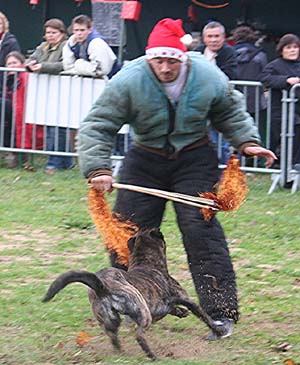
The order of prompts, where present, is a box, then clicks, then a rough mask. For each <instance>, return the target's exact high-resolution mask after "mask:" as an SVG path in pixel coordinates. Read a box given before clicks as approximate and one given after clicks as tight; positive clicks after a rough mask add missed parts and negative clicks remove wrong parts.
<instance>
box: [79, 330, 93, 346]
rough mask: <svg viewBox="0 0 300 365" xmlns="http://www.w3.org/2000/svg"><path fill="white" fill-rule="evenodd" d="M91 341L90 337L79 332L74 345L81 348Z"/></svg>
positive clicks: (83, 332)
mask: <svg viewBox="0 0 300 365" xmlns="http://www.w3.org/2000/svg"><path fill="white" fill-rule="evenodd" d="M91 339H92V336H91V335H89V334H88V333H87V332H85V331H79V332H78V334H77V337H76V343H77V345H79V346H81V347H83V346H84V345H86V344H87V343H88V342H89V341H90V340H91Z"/></svg>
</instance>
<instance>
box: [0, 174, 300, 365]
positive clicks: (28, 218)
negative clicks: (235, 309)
mask: <svg viewBox="0 0 300 365" xmlns="http://www.w3.org/2000/svg"><path fill="white" fill-rule="evenodd" d="M270 183H271V182H270V177H266V176H255V175H249V176H248V185H249V188H250V192H249V194H248V198H247V201H246V203H245V204H244V205H243V206H242V207H241V208H240V209H239V211H237V212H234V213H229V214H224V213H218V217H219V219H220V221H221V222H222V224H223V227H224V229H225V233H226V236H227V239H228V242H229V247H230V252H231V255H232V259H233V262H234V266H235V269H236V273H237V282H238V287H239V299H240V311H241V319H240V321H239V323H238V325H237V326H236V329H235V332H234V335H233V336H232V337H231V338H229V339H225V340H222V341H218V342H213V343H207V342H205V341H203V339H202V337H203V336H204V335H205V334H206V332H207V329H206V327H205V326H204V325H203V324H202V323H199V321H198V320H197V319H195V318H194V317H193V316H192V315H190V316H189V317H187V318H184V319H176V318H174V317H171V316H169V317H166V318H165V319H163V320H161V321H160V322H158V323H157V324H155V325H153V326H152V328H151V329H150V330H149V332H148V333H147V338H148V340H149V343H150V344H151V346H152V348H153V349H154V350H155V351H156V353H157V354H158V356H159V358H160V360H159V361H158V362H157V363H159V364H166V365H167V364H174V365H175V364H176V365H178V364H184V365H185V364H187V365H192V364H205V365H218V364H228V365H231V364H243V365H244V364H251V365H252V364H255V365H263V364H264V365H267V364H268V365H269V364H284V363H287V360H288V359H290V361H291V362H290V364H293V362H294V363H296V364H297V365H298V363H300V331H299V329H300V266H299V262H300V214H299V206H300V194H299V193H296V194H294V195H291V194H290V192H289V191H288V190H279V189H278V190H276V191H275V192H274V193H273V194H272V195H267V191H268V188H269V186H270ZM0 184H1V185H0V186H1V195H0V211H1V214H0V229H1V235H0V313H1V314H0V364H5V365H21V364H26V365H31V364H39V365H42V364H46V365H50V364H56V365H66V364H84V365H88V364H99V365H100V364H101V365H102V364H103V365H104V364H105V365H107V364H147V363H150V361H148V360H147V359H146V358H145V356H144V354H143V353H142V351H141V350H140V348H139V346H138V345H137V344H136V343H135V341H134V335H133V331H132V329H130V328H128V327H126V326H123V327H122V329H121V334H120V337H121V342H122V345H123V352H122V353H121V354H118V353H115V352H113V351H112V347H111V345H110V343H109V340H108V338H107V337H106V336H105V335H104V334H103V332H102V330H101V329H100V328H98V326H97V325H96V322H95V320H94V319H93V316H92V314H91V311H90V307H89V303H88V299H87V295H86V289H85V288H84V287H83V286H82V285H80V284H74V285H73V286H72V285H71V286H69V287H67V288H66V289H65V290H64V291H63V292H62V293H60V294H59V295H58V296H57V297H56V298H55V299H54V300H53V301H51V302H49V303H46V304H43V303H41V298H42V297H43V295H44V294H45V291H46V290H47V288H48V286H49V284H50V283H51V281H52V280H53V279H54V278H55V277H56V276H57V275H59V274H61V273H62V272H64V271H66V270H69V269H86V270H89V271H96V270H98V269H99V268H103V267H106V266H107V265H108V260H107V255H106V252H105V250H104V249H103V245H102V243H101V237H99V235H98V234H97V232H96V231H95V228H94V226H93V224H92V221H91V218H90V216H89V212H88V207H87V198H86V196H87V192H88V187H87V186H86V183H85V181H84V180H83V179H82V177H81V176H80V174H79V172H78V171H77V170H76V169H75V170H74V171H68V172H64V173H57V174H55V175H53V176H47V175H45V174H44V173H43V171H42V168H38V170H37V172H31V171H23V170H21V169H17V170H7V169H4V168H1V177H0ZM113 199H114V194H112V195H111V196H109V200H110V201H111V202H112V201H113ZM162 231H163V233H164V235H165V239H166V241H167V245H168V250H167V255H168V263H169V270H170V273H171V274H172V275H173V276H174V277H175V278H176V279H177V280H178V281H180V283H181V284H182V285H183V286H184V287H185V288H186V290H187V291H188V292H189V293H190V294H191V296H192V297H194V298H195V299H196V296H195V292H194V288H193V284H192V280H191V278H190V275H189V271H188V268H187V263H186V257H185V253H184V251H183V248H182V244H181V239H180V234H179V232H178V229H177V227H176V224H175V217H174V212H173V209H172V205H171V204H170V205H169V206H168V209H167V212H166V215H165V217H164V222H163V226H162ZM80 331H85V332H87V333H88V334H89V335H90V336H91V337H92V339H91V340H90V341H89V342H88V343H87V344H86V345H85V346H79V345H78V344H77V343H76V338H77V336H78V333H79V332H80Z"/></svg>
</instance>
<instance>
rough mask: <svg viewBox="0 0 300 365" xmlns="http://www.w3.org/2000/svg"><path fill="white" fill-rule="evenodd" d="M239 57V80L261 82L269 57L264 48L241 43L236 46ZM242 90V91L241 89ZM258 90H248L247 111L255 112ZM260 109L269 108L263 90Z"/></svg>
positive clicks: (260, 92) (250, 88) (261, 90)
mask: <svg viewBox="0 0 300 365" xmlns="http://www.w3.org/2000/svg"><path fill="white" fill-rule="evenodd" d="M234 48H235V50H236V55H237V78H238V80H246V81H260V76H261V72H262V70H263V69H264V67H265V66H266V64H267V63H268V61H267V56H266V54H265V52H264V51H263V49H262V48H259V47H256V46H255V45H254V44H252V43H249V42H239V43H237V44H236V45H235V46H234ZM240 90H242V89H240ZM255 93H256V90H255V88H254V87H249V88H247V110H248V111H249V112H250V113H254V112H255V98H256V95H255ZM259 95H260V100H259V109H260V110H263V109H266V108H267V101H266V99H265V97H264V95H263V88H262V87H261V88H260V90H259Z"/></svg>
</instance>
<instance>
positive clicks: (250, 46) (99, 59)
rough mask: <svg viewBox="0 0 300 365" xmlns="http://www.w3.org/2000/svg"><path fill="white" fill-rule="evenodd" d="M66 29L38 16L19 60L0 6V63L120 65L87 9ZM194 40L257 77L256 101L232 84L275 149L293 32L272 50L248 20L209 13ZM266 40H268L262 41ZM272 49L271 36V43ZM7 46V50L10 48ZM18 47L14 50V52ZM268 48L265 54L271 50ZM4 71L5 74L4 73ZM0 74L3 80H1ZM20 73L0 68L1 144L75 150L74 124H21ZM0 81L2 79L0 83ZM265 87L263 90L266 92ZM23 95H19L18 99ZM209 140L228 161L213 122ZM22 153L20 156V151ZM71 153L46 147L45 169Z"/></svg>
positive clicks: (224, 63)
mask: <svg viewBox="0 0 300 365" xmlns="http://www.w3.org/2000/svg"><path fill="white" fill-rule="evenodd" d="M69 29H70V32H71V34H70V35H68V33H67V30H66V26H65V24H64V23H63V21H62V20H60V19H49V20H47V21H46V22H45V24H44V41H43V42H42V43H41V44H40V45H38V46H37V47H36V49H35V50H34V52H33V53H32V54H31V55H30V56H29V57H28V58H27V59H26V60H25V58H24V59H23V57H24V56H23V55H22V54H21V53H20V52H21V47H20V45H19V43H18V40H17V38H16V36H15V35H13V34H11V33H10V32H9V22H8V19H7V17H6V16H5V15H4V14H3V13H1V12H0V67H4V66H6V67H10V68H15V67H18V68H20V67H21V68H22V67H26V70H27V71H28V72H33V73H47V74H53V75H58V74H67V75H81V76H89V77H100V78H105V79H109V78H111V77H112V76H113V75H114V74H115V73H116V72H117V71H118V70H119V69H120V65H119V63H118V60H117V57H116V55H115V53H114V52H113V50H112V49H111V47H110V46H109V45H108V44H107V43H106V41H105V40H104V38H103V37H102V36H101V35H100V34H99V33H97V32H96V30H95V29H94V28H93V23H92V20H91V19H90V18H89V17H88V16H86V15H78V16H76V17H75V18H73V20H72V23H71V26H70V28H69ZM200 34H201V36H200V38H199V39H197V42H196V43H198V44H196V46H195V43H194V44H193V47H192V48H190V50H193V51H197V52H201V53H203V55H204V57H205V58H207V59H208V61H209V62H211V63H213V64H215V65H216V66H217V67H219V68H220V69H221V70H222V71H223V72H224V73H225V74H226V75H227V77H228V78H229V79H230V80H244V81H261V82H262V86H261V87H260V88H259V97H258V99H259V102H258V103H257V88H254V87H245V86H236V87H237V88H238V89H240V91H241V92H244V93H245V96H246V105H247V111H248V112H249V113H250V114H251V115H252V116H253V118H254V119H255V121H256V123H257V125H258V127H259V131H260V134H261V136H262V140H263V141H264V143H265V145H270V148H271V150H272V151H273V152H275V153H276V154H277V155H278V156H280V132H281V102H280V100H281V93H282V90H289V89H290V88H291V87H292V86H293V85H294V84H295V83H299V76H300V61H299V45H300V42H299V38H298V37H297V36H296V35H294V34H288V35H284V36H283V37H282V38H280V39H279V41H278V46H277V49H276V51H277V57H275V56H272V55H273V54H275V53H274V52H273V50H270V47H268V48H266V49H265V47H264V43H265V36H264V35H262V34H259V32H257V31H256V30H255V29H253V28H252V27H251V26H250V25H245V24H243V25H239V26H237V27H236V28H235V29H233V30H232V31H231V35H230V37H226V30H225V27H224V25H223V24H221V23H220V22H217V21H211V22H209V23H208V24H206V25H205V26H204V27H203V29H202V31H201V33H200ZM268 45H270V43H268ZM273 48H274V50H275V48H276V44H275V43H273ZM12 52H13V53H12ZM16 52H17V53H16ZM270 55H271V56H270ZM4 78H5V80H4ZM4 81H5V82H4ZM26 82H27V75H26V73H23V74H22V73H14V72H9V73H7V74H5V73H4V72H0V85H1V87H0V121H1V124H2V125H3V126H2V128H1V133H2V134H1V135H0V145H2V146H4V147H17V148H25V149H30V148H33V149H39V148H45V147H46V149H47V151H58V152H59V151H64V152H73V151H74V138H75V134H76V131H75V130H72V129H71V128H63V127H59V126H57V127H46V128H44V129H43V130H42V127H41V126H39V125H38V121H35V122H36V124H35V125H33V126H31V127H29V126H24V120H23V115H24V99H22V98H23V97H24V96H22V95H23V94H24V87H25V85H26ZM4 84H5V87H3V85H4ZM268 92H269V94H268ZM268 95H269V96H270V95H271V96H272V97H271V107H272V109H271V110H272V112H271V127H270V141H267V137H266V136H267V133H266V129H267V126H266V120H267V117H266V109H267V96H268ZM21 99H22V100H21ZM298 109H300V107H299V105H298V102H297V103H296V113H295V138H294V155H293V164H294V167H295V168H296V169H299V167H300V151H298V150H299V148H298V147H297V146H298V145H299V142H300V111H298ZM211 140H212V141H213V142H214V143H215V145H216V148H217V147H218V144H219V143H220V142H221V143H222V145H221V147H219V148H221V156H220V162H221V163H223V164H224V163H226V161H227V159H228V157H229V146H228V143H227V142H226V140H224V139H220V135H219V134H218V133H216V132H215V131H214V130H211ZM25 159H26V158H25ZM7 160H8V164H7V166H8V167H15V166H16V165H17V159H16V154H12V153H10V154H8V155H7ZM276 163H277V164H278V162H276ZM73 166H74V159H73V157H70V156H63V155H61V156H60V155H57V154H56V155H50V156H49V158H48V161H47V163H46V166H45V171H46V172H47V173H49V174H52V173H54V172H55V171H57V170H62V169H70V168H72V167H73Z"/></svg>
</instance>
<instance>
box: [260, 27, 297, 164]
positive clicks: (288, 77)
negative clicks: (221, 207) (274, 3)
mask: <svg viewBox="0 0 300 365" xmlns="http://www.w3.org/2000/svg"><path fill="white" fill-rule="evenodd" d="M276 50H277V53H278V55H279V57H278V58H276V59H275V60H273V61H271V62H270V63H268V64H267V65H266V67H265V68H264V70H263V72H262V76H261V81H262V82H263V83H264V85H265V86H266V87H267V88H269V89H271V108H272V109H271V110H272V111H271V118H272V122H271V144H270V149H271V150H272V151H273V152H276V153H278V150H279V148H280V134H281V99H282V90H289V89H290V88H291V87H292V86H293V85H295V84H298V83H300V60H299V55H300V40H299V38H298V37H297V36H296V35H295V34H285V35H284V36H283V37H281V38H280V40H279V42H278V45H277V48H276ZM297 97H298V101H297V102H296V105H295V121H294V122H295V125H294V134H295V135H294V144H293V145H294V151H293V164H294V165H295V168H297V169H299V170H300V101H299V100H300V88H299V89H298V92H297Z"/></svg>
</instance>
